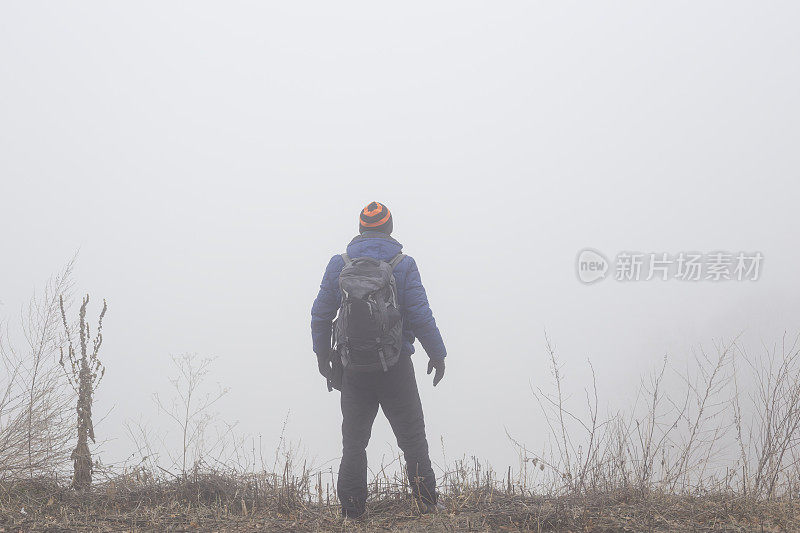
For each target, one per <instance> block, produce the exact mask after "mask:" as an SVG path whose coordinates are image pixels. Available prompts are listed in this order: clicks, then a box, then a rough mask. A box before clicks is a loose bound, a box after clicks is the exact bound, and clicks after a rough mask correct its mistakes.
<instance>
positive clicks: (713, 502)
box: [0, 472, 800, 532]
mask: <svg viewBox="0 0 800 533" xmlns="http://www.w3.org/2000/svg"><path fill="white" fill-rule="evenodd" d="M473 474H476V475H478V476H479V475H480V472H474V473H473ZM460 478H461V474H459V473H457V472H453V473H450V474H447V475H445V476H444V479H443V481H444V483H443V487H444V494H443V496H442V502H443V503H444V505H445V509H444V510H443V511H441V512H440V513H437V514H435V515H423V516H420V515H419V513H418V512H417V509H416V506H415V504H414V502H413V500H412V499H410V497H409V496H408V491H407V490H406V488H405V487H404V486H403V485H402V481H401V480H399V479H398V480H392V481H391V482H390V483H387V481H382V480H375V481H374V482H373V483H372V484H371V488H372V494H371V496H370V502H369V509H370V512H369V516H368V517H367V518H366V519H365V520H363V521H358V522H352V521H343V520H342V519H341V517H340V515H339V510H338V505H337V504H336V502H335V499H334V496H333V494H332V487H331V486H330V484H329V483H327V484H326V483H325V482H324V481H323V476H321V475H318V476H312V475H310V474H306V475H305V476H290V477H286V476H285V475H274V474H258V475H256V474H252V475H236V474H232V473H227V474H226V473H221V472H206V473H204V474H196V475H195V476H192V477H191V478H190V479H189V480H187V481H186V482H184V481H182V480H175V481H159V482H148V481H143V480H141V479H139V480H137V479H136V476H135V475H128V476H123V477H119V478H117V479H112V480H109V481H105V482H102V483H99V484H96V485H95V486H94V487H93V488H92V490H91V491H89V492H86V493H83V494H81V493H78V492H76V491H73V490H70V489H68V488H66V487H65V486H64V485H58V484H55V483H53V482H44V481H32V480H27V481H24V482H19V483H15V484H13V485H9V486H5V485H4V486H0V493H1V494H2V496H0V528H3V529H2V530H3V531H8V532H10V531H192V530H200V531H259V530H260V531H358V530H367V531H420V530H428V531H625V530H627V531H690V530H691V531H704V530H706V531H795V530H798V529H800V502H798V501H797V500H784V499H780V498H778V499H773V500H764V501H753V500H750V499H747V498H743V497H736V496H731V495H714V494H707V495H703V496H698V497H694V496H688V495H682V496H677V495H668V494H657V493H653V494H647V495H642V494H641V493H639V492H636V493H608V494H597V495H592V496H587V495H583V496H565V495H561V496H538V495H534V494H531V493H528V492H524V491H522V489H521V487H519V486H516V485H512V486H510V487H509V486H508V485H507V484H506V483H505V480H504V481H500V480H496V479H491V480H488V479H487V480H484V482H483V483H481V484H480V485H476V484H466V485H464V484H462V482H461V481H460ZM23 510H24V513H23Z"/></svg>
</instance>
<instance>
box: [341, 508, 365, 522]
mask: <svg viewBox="0 0 800 533" xmlns="http://www.w3.org/2000/svg"><path fill="white" fill-rule="evenodd" d="M366 517H367V510H366V509H362V510H361V511H357V510H354V509H342V519H343V520H344V521H345V522H361V521H363V520H364V519H365V518H366Z"/></svg>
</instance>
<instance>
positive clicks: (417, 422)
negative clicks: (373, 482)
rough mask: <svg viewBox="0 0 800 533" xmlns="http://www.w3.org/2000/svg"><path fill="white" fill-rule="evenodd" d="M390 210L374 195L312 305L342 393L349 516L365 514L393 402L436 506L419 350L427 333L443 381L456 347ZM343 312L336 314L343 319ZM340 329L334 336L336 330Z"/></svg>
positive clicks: (321, 356) (410, 456) (415, 480)
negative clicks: (372, 468) (376, 441)
mask: <svg viewBox="0 0 800 533" xmlns="http://www.w3.org/2000/svg"><path fill="white" fill-rule="evenodd" d="M392 227H393V223H392V214H391V213H390V212H389V208H387V207H386V206H385V205H383V204H380V203H378V202H372V203H370V204H369V205H368V206H367V207H365V208H364V209H363V211H361V215H360V217H359V225H358V229H359V235H358V236H356V237H355V238H354V239H353V240H352V241H350V244H349V245H348V246H347V253H345V254H342V255H335V256H333V257H332V258H331V260H330V261H329V262H328V267H327V268H326V269H325V275H324V276H323V278H322V283H321V284H320V289H319V294H318V295H317V299H316V300H315V301H314V305H313V307H312V308H311V336H312V338H313V342H314V353H315V354H316V355H317V362H318V366H319V372H320V374H322V376H323V377H325V378H326V380H328V389H329V390H330V389H331V387H336V388H339V389H340V390H341V392H342V395H341V405H342V463H341V465H340V467H339V481H338V487H337V489H338V490H337V491H338V495H339V501H340V503H341V504H342V514H343V516H346V517H350V518H356V517H360V516H361V515H363V514H364V512H365V505H366V499H367V453H366V448H367V443H368V442H369V438H370V434H371V432H372V423H373V422H374V420H375V415H376V414H377V413H378V406H380V407H381V408H382V409H383V413H384V414H385V415H386V418H387V419H389V423H390V424H391V426H392V430H393V431H394V434H395V437H396V438H397V444H398V446H399V447H400V449H401V450H402V451H403V454H404V456H405V460H406V469H407V472H408V480H409V483H410V484H411V490H412V493H413V495H414V497H415V498H416V499H417V502H418V503H419V507H420V510H422V512H432V511H434V510H435V509H436V500H437V494H436V478H435V476H434V473H433V469H432V468H431V460H430V456H429V454H428V441H427V439H426V437H425V421H424V418H423V415H422V403H421V402H420V399H419V391H418V390H417V381H416V378H415V376H414V365H413V364H412V362H411V354H413V353H414V339H415V337H417V338H419V340H420V342H421V343H422V346H423V348H425V351H426V352H427V354H428V357H429V360H428V374H430V373H431V371H433V370H434V369H435V370H436V373H435V375H434V377H433V385H434V386H436V385H437V384H438V383H439V381H441V379H442V378H443V377H444V367H445V364H444V358H445V355H446V354H447V352H446V351H445V348H444V341H442V335H441V334H440V333H439V329H438V328H437V327H436V321H435V320H434V319H433V313H431V309H430V306H429V305H428V298H427V296H426V294H425V288H424V287H423V286H422V281H421V279H420V275H419V270H418V269H417V264H416V262H415V261H414V259H413V258H412V257H410V256H407V255H404V254H403V253H402V248H403V247H402V245H401V244H400V243H399V242H397V241H396V240H395V239H393V238H392V237H391V233H392ZM334 319H336V320H334ZM332 334H333V342H332V341H331V335H332Z"/></svg>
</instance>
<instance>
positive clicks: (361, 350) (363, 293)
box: [333, 254, 405, 372]
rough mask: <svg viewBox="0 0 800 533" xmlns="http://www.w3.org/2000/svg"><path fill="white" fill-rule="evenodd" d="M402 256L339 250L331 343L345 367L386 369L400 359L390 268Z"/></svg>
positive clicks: (400, 327)
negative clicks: (354, 254) (336, 309)
mask: <svg viewBox="0 0 800 533" xmlns="http://www.w3.org/2000/svg"><path fill="white" fill-rule="evenodd" d="M404 257H405V255H403V254H397V255H396V256H394V258H392V260H391V261H389V262H388V263H387V262H385V261H381V260H379V259H373V258H372V257H359V258H356V259H350V257H349V256H348V255H347V254H342V259H344V268H342V272H341V274H339V288H340V289H341V292H342V304H341V306H340V307H339V314H338V315H337V316H336V320H335V321H334V323H333V344H334V349H335V350H336V351H338V352H339V354H340V355H341V358H342V364H343V365H344V366H345V367H347V368H350V369H352V370H358V371H365V372H366V371H374V370H380V369H383V371H384V372H386V371H387V370H389V367H390V366H392V365H394V364H395V363H397V361H398V360H399V359H400V348H401V346H402V345H403V318H402V316H401V315H400V309H399V304H398V302H397V285H396V283H395V280H394V273H393V272H394V268H395V267H396V266H397V265H398V263H400V261H402V260H403V258H404Z"/></svg>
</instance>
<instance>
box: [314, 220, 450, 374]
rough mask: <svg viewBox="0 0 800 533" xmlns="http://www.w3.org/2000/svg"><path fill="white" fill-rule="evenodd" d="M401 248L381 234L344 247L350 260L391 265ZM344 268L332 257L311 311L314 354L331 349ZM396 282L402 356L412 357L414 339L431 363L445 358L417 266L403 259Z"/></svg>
mask: <svg viewBox="0 0 800 533" xmlns="http://www.w3.org/2000/svg"><path fill="white" fill-rule="evenodd" d="M402 249H403V245H402V244H400V243H399V242H397V241H396V240H394V239H393V238H391V237H389V236H388V235H385V234H383V233H380V232H375V231H368V232H364V233H363V234H361V235H359V236H358V237H356V238H355V239H353V240H352V241H350V244H349V245H347V255H349V256H350V257H352V258H356V257H372V258H375V259H380V260H382V261H387V262H388V261H390V260H391V259H392V258H393V257H394V256H395V255H397V254H398V253H400V251H401V250H402ZM343 267H344V260H343V259H342V256H341V255H334V256H333V257H331V260H330V261H329V262H328V267H327V268H326V269H325V275H324V276H323V277H322V283H320V286H319V294H317V299H316V300H314V305H313V306H312V307H311V337H312V339H313V341H314V353H316V354H327V353H328V352H329V351H330V346H331V325H332V323H333V319H334V318H336V313H337V311H338V310H339V305H341V302H342V295H341V291H340V290H339V273H340V272H341V271H342V268H343ZM394 278H395V281H396V282H397V299H398V303H399V305H400V313H401V314H402V315H403V347H402V349H401V350H400V353H401V354H404V355H411V354H412V353H414V337H415V336H416V337H418V338H419V340H420V342H421V343H422V347H423V348H425V351H426V352H427V354H428V357H430V358H431V359H441V358H442V357H444V356H445V355H447V351H446V350H445V349H444V341H443V340H442V335H441V333H439V328H437V327H436V321H435V320H434V319H433V313H432V312H431V308H430V306H429V305H428V296H427V295H426V294H425V288H424V287H423V286H422V280H421V279H420V276H419V270H418V269H417V263H416V262H415V261H414V258H413V257H410V256H406V257H404V258H403V260H402V261H400V263H398V264H397V266H396V267H395V269H394Z"/></svg>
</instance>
